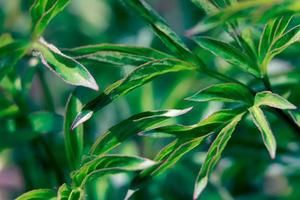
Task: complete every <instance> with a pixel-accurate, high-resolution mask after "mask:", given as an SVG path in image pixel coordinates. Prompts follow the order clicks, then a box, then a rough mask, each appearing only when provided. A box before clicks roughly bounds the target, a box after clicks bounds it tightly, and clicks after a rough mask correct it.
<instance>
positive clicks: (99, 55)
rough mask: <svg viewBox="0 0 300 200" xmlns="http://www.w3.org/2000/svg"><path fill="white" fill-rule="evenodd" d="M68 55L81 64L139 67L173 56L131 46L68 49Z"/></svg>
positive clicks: (104, 45) (96, 46) (90, 46)
mask: <svg viewBox="0 0 300 200" xmlns="http://www.w3.org/2000/svg"><path fill="white" fill-rule="evenodd" d="M64 53H66V54H67V55H69V56H71V57H73V58H74V59H76V60H79V61H80V62H88V61H96V62H102V63H109V64H112V65H116V66H121V67H122V66H126V65H132V66H139V65H142V64H144V63H146V62H150V61H154V60H158V59H164V58H172V57H173V56H171V55H169V54H166V53H163V52H160V51H157V50H155V49H152V48H146V47H136V46H130V45H115V44H99V45H88V46H82V47H77V48H73V49H67V50H65V51H64Z"/></svg>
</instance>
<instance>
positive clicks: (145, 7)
mask: <svg viewBox="0 0 300 200" xmlns="http://www.w3.org/2000/svg"><path fill="white" fill-rule="evenodd" d="M123 1H124V3H125V4H126V5H127V6H129V8H130V9H132V10H134V11H135V12H137V13H138V14H139V15H140V16H141V17H142V18H143V19H144V20H145V21H146V22H147V23H148V24H149V25H151V27H152V29H153V31H154V32H155V33H156V35H157V36H158V37H159V38H160V39H161V40H162V42H163V43H164V44H165V45H166V46H167V47H168V48H169V49H170V50H171V51H172V52H174V53H176V54H177V55H178V56H180V57H183V58H187V59H189V58H191V57H193V56H192V54H191V52H190V50H189V49H188V48H187V47H186V45H185V44H184V43H183V42H182V41H181V39H180V38H179V37H178V36H177V35H176V33H175V32H174V31H172V29H170V28H169V26H168V25H167V24H166V22H165V21H164V20H163V19H162V18H161V17H160V16H159V15H158V14H157V13H156V12H155V11H154V10H153V9H152V8H151V6H150V5H149V4H147V3H146V2H145V1H141V0H123Z"/></svg>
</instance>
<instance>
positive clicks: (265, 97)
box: [254, 91, 296, 110]
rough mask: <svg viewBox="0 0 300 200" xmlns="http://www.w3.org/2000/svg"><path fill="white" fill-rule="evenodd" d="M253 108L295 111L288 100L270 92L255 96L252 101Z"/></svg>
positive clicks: (294, 107)
mask: <svg viewBox="0 0 300 200" xmlns="http://www.w3.org/2000/svg"><path fill="white" fill-rule="evenodd" d="M254 105H255V106H262V105H266V106H270V107H274V108H279V109H283V110H284V109H296V106H294V105H293V104H291V103H290V102H289V101H288V100H286V99H285V98H283V97H281V96H280V95H278V94H275V93H272V92H270V91H263V92H259V93H257V94H256V95H255V100H254Z"/></svg>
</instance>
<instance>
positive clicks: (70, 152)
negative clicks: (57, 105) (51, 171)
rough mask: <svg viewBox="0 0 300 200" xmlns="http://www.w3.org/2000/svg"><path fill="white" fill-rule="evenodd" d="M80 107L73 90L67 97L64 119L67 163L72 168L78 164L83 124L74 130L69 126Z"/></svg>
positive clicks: (81, 145) (81, 147)
mask: <svg viewBox="0 0 300 200" xmlns="http://www.w3.org/2000/svg"><path fill="white" fill-rule="evenodd" d="M81 107H82V104H81V102H80V100H79V99H78V97H77V96H76V90H75V91H74V92H72V93H71V94H70V96H69V98H68V102H67V106H66V111H65V119H64V135H65V140H64V141H65V148H66V153H67V158H68V161H69V164H70V166H71V167H72V168H73V169H75V168H76V167H78V166H79V164H80V161H81V156H82V153H83V145H84V143H83V126H82V125H81V126H79V127H78V128H77V129H74V130H71V129H70V127H71V124H72V122H73V120H74V119H75V117H76V115H77V113H78V112H79V111H80V109H81Z"/></svg>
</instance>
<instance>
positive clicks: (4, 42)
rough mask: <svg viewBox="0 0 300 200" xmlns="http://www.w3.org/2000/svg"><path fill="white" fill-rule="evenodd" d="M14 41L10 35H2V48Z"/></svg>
mask: <svg viewBox="0 0 300 200" xmlns="http://www.w3.org/2000/svg"><path fill="white" fill-rule="evenodd" d="M13 41H14V40H13V38H12V37H11V35H10V34H9V33H4V34H1V35H0V47H3V46H6V45H8V44H9V43H11V42H13Z"/></svg>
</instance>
